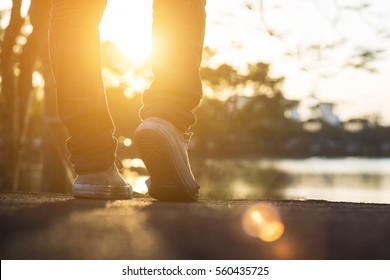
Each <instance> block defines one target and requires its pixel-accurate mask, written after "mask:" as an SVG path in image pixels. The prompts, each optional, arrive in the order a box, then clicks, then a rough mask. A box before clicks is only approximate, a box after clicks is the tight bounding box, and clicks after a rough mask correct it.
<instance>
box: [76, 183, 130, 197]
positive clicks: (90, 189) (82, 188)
mask: <svg viewBox="0 0 390 280" xmlns="http://www.w3.org/2000/svg"><path fill="white" fill-rule="evenodd" d="M73 196H74V197H75V198H95V199H128V198H130V197H131V191H130V189H129V187H126V186H99V185H85V184H75V185H73Z"/></svg>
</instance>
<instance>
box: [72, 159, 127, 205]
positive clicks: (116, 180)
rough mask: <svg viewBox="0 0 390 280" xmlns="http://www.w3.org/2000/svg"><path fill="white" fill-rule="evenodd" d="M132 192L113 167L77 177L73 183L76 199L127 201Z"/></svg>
mask: <svg viewBox="0 0 390 280" xmlns="http://www.w3.org/2000/svg"><path fill="white" fill-rule="evenodd" d="M132 192H133V191H132V189H131V187H130V185H129V184H128V183H126V181H125V180H124V179H123V178H122V176H121V175H120V174H119V171H118V168H117V167H116V166H115V165H114V166H113V167H112V168H111V169H110V170H107V171H103V172H97V173H89V174H85V175H78V176H77V177H76V180H75V181H74V183H73V196H74V197H76V198H102V199H128V198H130V196H131V194H132Z"/></svg>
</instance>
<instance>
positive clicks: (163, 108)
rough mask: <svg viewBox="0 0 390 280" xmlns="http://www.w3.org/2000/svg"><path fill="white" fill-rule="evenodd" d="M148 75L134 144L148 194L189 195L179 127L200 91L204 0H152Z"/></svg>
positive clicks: (195, 191) (184, 139)
mask: <svg viewBox="0 0 390 280" xmlns="http://www.w3.org/2000/svg"><path fill="white" fill-rule="evenodd" d="M152 33H153V34H152V35H153V46H152V68H153V75H154V80H153V83H152V85H151V87H150V88H149V89H148V90H147V91H146V92H145V93H144V95H143V104H144V106H143V108H142V109H141V111H140V115H141V118H142V119H143V123H142V124H141V125H140V127H138V129H137V130H136V133H135V137H134V140H135V144H136V146H137V148H138V150H139V152H140V155H141V158H142V159H143V161H144V162H145V165H146V167H147V169H148V171H149V173H150V181H149V185H148V188H149V194H150V195H151V196H152V197H154V198H156V199H159V200H173V201H195V200H197V199H198V196H199V186H198V184H197V183H196V181H195V179H194V176H193V175H192V172H191V167H190V164H189V160H188V153H187V146H188V142H189V137H188V136H187V134H185V132H186V131H187V130H188V129H189V127H190V126H191V125H193V124H194V122H195V116H194V114H193V113H192V110H193V109H194V108H195V107H196V106H197V105H198V104H199V102H200V99H201V97H202V84H201V80H200V76H199V67H200V63H201V58H202V50H203V40H204V33H205V0H154V5H153V31H152Z"/></svg>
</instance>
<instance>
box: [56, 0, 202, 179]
mask: <svg viewBox="0 0 390 280" xmlns="http://www.w3.org/2000/svg"><path fill="white" fill-rule="evenodd" d="M106 2H107V0H93V1H91V0H52V11H51V20H50V30H49V34H50V58H51V63H52V69H53V74H54V77H55V80H56V86H57V103H58V113H59V116H60V119H61V121H62V122H63V123H64V125H65V127H66V128H67V129H68V130H69V133H70V136H71V137H70V138H69V139H68V140H67V142H66V146H67V149H68V151H69V152H70V161H71V162H72V163H73V165H74V168H75V171H76V173H77V174H86V173H91V172H99V171H104V170H107V169H109V168H110V167H111V166H112V165H113V163H114V160H115V151H116V146H117V140H116V138H115V137H114V136H113V134H114V130H115V126H114V124H113V121H112V118H111V116H110V112H109V109H108V107H107V101H106V93H105V90H104V85H103V81H102V74H101V60H102V59H101V46H100V35H99V31H98V26H99V24H100V21H101V18H102V15H103V12H104V9H105V7H106ZM204 32H205V0H154V3H153V27H152V71H153V76H154V79H153V82H152V84H151V86H150V88H149V89H148V90H147V91H145V93H144V94H143V107H142V108H141V110H140V116H141V118H142V119H146V118H149V117H160V118H163V119H165V120H168V121H170V122H171V123H173V124H174V125H175V126H176V127H178V128H179V129H180V130H182V131H183V132H185V131H186V130H187V129H188V128H189V127H190V126H191V125H193V124H194V122H195V116H194V114H193V113H192V111H193V109H194V108H195V107H196V106H197V105H198V104H199V102H200V99H201V97H202V85H201V80H200V76H199V67H200V62H201V58H202V49H203V40H204ZM123 36H126V34H123Z"/></svg>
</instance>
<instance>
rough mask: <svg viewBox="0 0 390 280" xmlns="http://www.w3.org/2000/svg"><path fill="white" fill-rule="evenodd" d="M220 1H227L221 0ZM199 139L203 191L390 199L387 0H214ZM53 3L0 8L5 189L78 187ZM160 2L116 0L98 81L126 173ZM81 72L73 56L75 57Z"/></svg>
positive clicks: (0, 144) (18, 1)
mask: <svg viewBox="0 0 390 280" xmlns="http://www.w3.org/2000/svg"><path fill="white" fill-rule="evenodd" d="M222 3H223V4H222ZM206 11H207V30H206V39H205V50H204V59H203V66H202V69H201V75H202V79H203V83H204V98H203V100H202V103H201V105H200V106H199V107H198V108H197V109H196V115H197V117H198V121H197V124H196V125H195V126H194V127H193V128H192V131H193V132H194V136H193V138H192V141H191V145H190V150H189V151H190V156H191V164H192V167H193V171H194V173H195V176H196V178H197V180H198V181H199V183H200V185H201V187H202V194H201V195H202V197H203V198H205V199H325V200H335V201H340V200H341V201H356V202H378V203H381V202H384V203H389V202H390V126H389V125H390V110H389V108H390V96H389V94H390V83H389V82H388V80H389V78H390V76H389V73H390V52H389V47H388V46H389V41H390V2H388V1H385V0H370V1H368V0H290V1H287V0H273V1H268V0H226V1H223V2H222V1H219V0H208V1H207V5H206ZM49 16H50V0H30V1H29V0H2V1H1V3H0V42H1V45H0V50H1V53H0V74H1V78H0V79H1V91H0V106H1V107H0V109H1V117H0V133H1V134H0V170H1V171H0V172H1V174H0V189H1V190H2V191H34V192H42V191H45V192H69V193H70V192H71V182H72V180H73V177H74V174H73V171H72V168H71V166H70V165H69V163H68V162H67V157H68V155H67V152H66V151H65V147H64V141H65V139H66V138H67V132H66V131H65V130H64V128H63V126H62V125H61V123H60V122H59V120H58V117H57V112H56V101H55V87H54V82H53V77H52V74H51V70H50V62H49V59H48V44H47V30H48V22H49ZM151 24H152V0H134V1H128V0H108V5H107V8H106V11H105V14H104V18H103V20H102V23H101V25H100V31H101V39H102V53H103V64H104V65H103V76H104V81H105V85H106V91H107V97H108V103H109V106H110V109H111V113H112V116H113V118H114V121H115V124H116V136H117V137H118V140H119V146H118V155H119V157H120V158H122V161H123V165H124V167H125V168H124V170H123V174H124V176H125V177H126V180H128V181H129V182H130V183H131V184H132V185H133V186H134V189H135V191H137V192H139V193H145V192H146V191H147V190H146V188H145V185H144V182H145V180H146V178H147V176H148V173H147V171H146V169H145V166H144V165H143V163H142V161H141V160H140V159H139V158H138V155H137V152H136V151H135V150H134V148H133V145H132V137H133V133H134V130H135V129H136V127H137V126H138V125H139V123H140V119H139V117H138V110H139V108H140V106H141V94H142V92H143V91H144V90H145V89H147V88H148V85H149V84H150V82H151V80H152V73H151V70H150V61H149V50H150V32H151ZM75 67H77V65H75Z"/></svg>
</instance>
